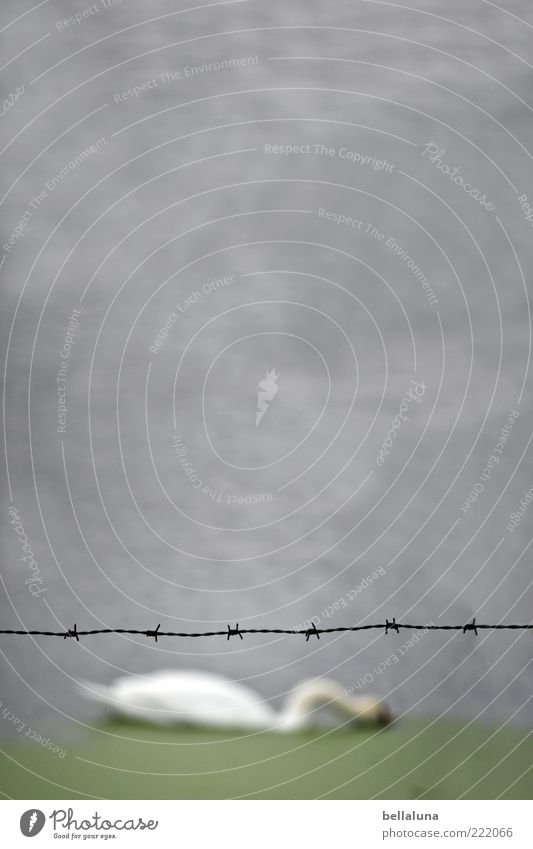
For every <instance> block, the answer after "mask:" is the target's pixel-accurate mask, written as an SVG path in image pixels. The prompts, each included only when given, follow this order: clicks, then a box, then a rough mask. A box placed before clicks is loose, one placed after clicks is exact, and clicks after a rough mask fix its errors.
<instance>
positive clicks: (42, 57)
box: [0, 0, 533, 736]
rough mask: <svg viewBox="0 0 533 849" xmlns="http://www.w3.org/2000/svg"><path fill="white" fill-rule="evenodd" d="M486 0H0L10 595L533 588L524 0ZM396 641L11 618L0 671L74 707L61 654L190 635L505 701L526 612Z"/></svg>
mask: <svg viewBox="0 0 533 849" xmlns="http://www.w3.org/2000/svg"><path fill="white" fill-rule="evenodd" d="M91 9H92V11H91ZM84 10H85V14H84ZM506 10H507V11H505V10H503V9H498V7H497V6H496V5H495V4H492V3H488V2H477V0H476V2H473V0H469V1H468V2H466V3H465V2H455V0H454V2H444V1H443V0H433V2H429V3H425V4H415V6H413V8H412V9H411V10H409V9H407V8H395V5H394V4H393V3H373V2H342V0H335V2H334V3H325V2H310V0H307V2H303V0H289V2H287V1H286V0H285V2H278V0H272V2H269V3H268V4H265V3H261V2H259V0H247V2H239V3H219V4H217V3H213V4H209V5H205V6H203V7H202V6H201V5H198V8H197V9H191V8H190V6H189V5H188V4H182V5H178V6H176V5H175V4H172V3H168V2H165V0H155V2H152V3H150V4H149V6H147V5H146V4H143V3H140V2H134V0H122V2H120V3H119V2H116V3H111V2H109V0H107V2H106V3H105V4H104V3H102V2H99V3H97V4H94V5H93V6H92V7H91V6H90V5H89V4H88V3H86V4H85V5H83V4H82V3H79V2H77V3H76V4H70V3H67V2H57V1H56V2H54V0H48V2H44V3H41V4H38V5H37V6H35V8H34V9H32V8H31V6H30V4H29V3H27V2H25V0H22V2H18V0H17V2H14V0H10V2H6V3H3V4H2V8H1V10H0V28H2V27H3V29H2V40H3V41H2V45H3V51H2V55H3V63H2V64H3V65H4V67H3V70H2V87H3V97H5V98H7V99H8V100H7V101H6V102H8V103H9V106H8V107H7V108H6V105H5V103H4V107H3V109H4V113H3V115H2V117H1V127H2V131H3V132H2V168H1V170H0V183H1V195H2V212H3V214H2V236H1V242H2V245H3V247H2V257H1V258H2V263H3V264H2V268H1V274H2V278H3V283H2V294H1V299H2V300H1V312H0V329H1V334H2V354H3V358H4V360H3V362H4V364H5V386H4V399H5V403H4V413H5V418H4V424H5V452H4V454H3V467H4V470H5V471H6V473H7V474H6V476H5V479H4V484H3V492H2V495H3V508H2V564H3V585H2V602H1V622H2V627H4V628H10V627H11V628H18V627H21V628H50V629H52V630H56V629H58V630H61V629H62V628H64V627H65V628H67V627H69V626H72V625H73V623H74V622H76V623H77V626H78V628H79V629H81V628H98V627H126V628H128V627H132V628H151V627H155V626H156V625H157V624H158V623H161V629H162V630H166V629H169V630H174V629H176V630H180V629H185V630H194V629H197V628H200V629H204V628H205V629H211V628H213V627H216V628H218V627H222V628H225V627H226V625H227V623H235V622H239V624H240V625H241V627H256V626H257V627H261V626H264V627H276V626H288V627H297V626H300V625H302V624H303V623H306V622H309V621H311V620H312V621H314V622H315V623H317V624H318V623H319V624H320V625H321V626H322V627H333V626H335V625H345V624H353V623H358V622H362V623H369V622H374V621H377V622H380V621H384V620H385V618H387V617H388V618H391V617H392V616H396V618H397V620H398V621H400V620H403V621H411V622H415V623H416V622H420V623H425V622H426V623H427V622H434V623H435V624H437V623H442V622H454V623H456V622H467V621H470V620H471V619H472V617H473V616H476V617H477V620H478V621H485V622H493V623H494V622H500V621H513V622H518V623H523V622H528V621H530V620H531V589H530V583H531V567H530V552H529V548H528V546H529V543H530V542H531V531H530V528H531V523H530V519H531V516H532V515H533V512H531V510H532V509H533V508H529V510H530V513H528V510H527V505H526V508H525V509H524V510H523V511H522V512H523V515H521V518H520V521H519V523H518V524H517V525H516V526H515V527H514V528H513V529H512V530H509V529H507V530H506V526H507V525H508V524H509V521H510V519H509V517H510V515H511V514H512V513H513V512H514V513H516V512H517V511H520V510H521V509H522V508H521V507H520V500H521V499H522V500H523V498H524V493H525V492H526V491H527V490H529V488H530V487H531V486H532V484H533V479H532V472H531V465H530V462H529V458H530V449H529V440H530V438H531V434H532V431H531V415H530V414H531V377H530V372H529V354H530V315H529V303H528V300H527V295H526V288H527V286H528V284H529V281H530V279H531V270H532V261H531V240H532V231H531V223H530V222H528V221H527V220H526V215H527V210H526V211H524V210H525V207H524V206H523V204H524V201H523V200H522V206H521V202H520V200H519V198H521V197H522V196H523V195H526V196H527V197H528V198H529V199H532V198H533V181H532V171H531V153H530V151H529V147H530V139H531V111H532V108H533V102H532V97H531V82H532V66H531V62H532V60H533V49H532V40H531V28H532V26H533V19H532V15H531V7H530V5H529V4H528V3H526V2H518V0H514V2H511V3H509V4H506ZM76 14H78V15H79V16H81V18H78V21H79V22H77V21H76V18H75V15H76ZM73 16H74V22H72V21H71V22H70V23H69V24H66V23H65V20H66V19H68V18H69V17H71V18H72V17H73ZM15 19H16V20H15ZM236 60H239V61H236ZM210 63H211V65H210ZM216 63H220V64H216ZM194 68H196V70H194ZM21 87H23V91H21ZM134 87H136V88H135V90H134ZM17 91H18V92H19V95H18V97H17V98H10V97H9V96H10V95H14V94H15V93H16V92H17ZM91 145H92V146H93V148H91ZM315 145H316V146H317V147H315ZM428 145H433V147H431V148H429V149H428V150H427V152H426V153H424V150H425V149H426V146H428ZM265 146H266V147H265ZM269 146H270V147H269ZM272 146H274V147H272ZM275 146H278V147H277V148H276V147H275ZM283 146H285V147H283ZM287 146H291V147H292V148H293V152H288V151H287ZM295 147H296V148H297V150H294V148H295ZM83 151H85V153H82V152H83ZM87 151H88V152H87ZM317 151H318V152H317ZM438 151H440V153H438ZM432 152H433V157H434V159H433V161H431V158H430V155H431V153H432ZM436 152H437V155H435V154H436ZM349 156H351V157H352V158H348V157H349ZM439 165H440V166H441V167H439ZM445 165H446V166H449V169H450V171H453V169H454V168H457V169H458V170H457V171H456V172H455V175H457V174H460V175H463V177H464V180H465V182H467V183H468V184H469V185H470V186H472V187H473V189H472V194H475V193H474V189H477V190H479V194H478V196H477V197H476V196H472V195H468V194H467V193H466V192H465V191H464V188H463V187H461V186H460V185H459V184H458V183H457V182H454V181H453V180H452V179H450V175H449V173H448V174H447V173H445V169H444V166H445ZM443 169H444V170H443ZM50 187H51V188H50ZM483 196H485V198H486V201H485V204H488V206H489V208H487V206H486V205H483V203H480V202H479V198H480V197H481V198H483ZM34 198H37V200H33V199H34ZM526 202H527V201H526ZM531 202H532V203H533V201H531ZM491 207H493V208H491ZM328 212H329V213H331V214H330V215H329V216H328V217H326V213H328ZM25 214H26V218H27V220H26V221H25V222H24V225H23V226H22V227H19V231H18V233H19V234H18V237H17V236H16V235H15V236H14V235H13V234H16V228H17V225H18V224H19V221H20V220H21V219H22V218H23V216H24V215H25ZM334 214H336V215H337V218H335V217H334ZM342 215H343V216H346V217H349V218H350V219H354V220H355V221H356V222H360V224H353V223H352V222H351V221H350V222H349V224H348V225H347V224H346V223H339V220H338V218H339V216H342ZM373 228H375V229H373ZM10 237H11V240H12V241H11V243H10V241H9V240H10ZM394 244H396V245H398V246H399V247H398V248H396V249H394ZM416 269H419V272H418V274H417V271H416ZM421 274H423V275H424V279H425V280H427V282H426V284H425V287H424V285H423V279H422V277H421V276H420V275H421ZM429 289H430V290H431V292H432V293H433V294H432V295H429V294H428V290H429ZM194 293H197V294H194ZM73 310H78V311H79V312H73ZM172 313H174V317H173V319H171V320H170V322H169V321H168V319H169V316H171V314H172ZM72 316H74V319H75V320H74V321H72V320H71V317H72ZM69 320H70V324H69ZM165 322H168V323H167V326H166V329H165ZM172 322H173V323H172ZM77 324H79V327H77V326H76V325H77ZM69 327H70V329H71V330H72V333H71V337H72V338H69V337H67V332H68V330H69ZM162 328H163V336H161V331H162ZM158 337H159V340H158V341H159V344H158V345H156V340H157V339H158ZM65 339H66V341H67V343H68V344H69V345H70V348H68V353H69V357H68V361H67V358H66V357H64V356H63V355H62V354H61V351H62V349H64V345H65ZM151 347H152V348H155V351H157V353H155V352H154V351H151V350H150V348H151ZM65 361H67V366H64V365H63V367H62V366H61V363H62V362H63V363H65ZM62 368H63V371H62V370H61V369H62ZM271 369H275V370H276V373H279V377H278V379H277V385H278V391H277V394H276V395H275V397H274V398H273V400H272V401H271V403H270V405H269V407H268V409H267V411H266V413H265V415H264V417H263V419H262V420H261V422H260V424H259V425H258V426H256V424H255V418H256V410H257V393H258V383H259V381H261V380H264V379H265V377H266V372H267V371H269V370H271ZM58 375H59V378H63V377H64V378H65V380H61V379H60V381H59V383H58ZM412 381H416V382H417V385H418V387H419V390H418V391H419V393H420V397H419V398H417V400H415V399H414V398H413V397H412V394H411V396H409V394H408V393H409V389H410V387H411V389H412V388H413V387H414V386H415V384H413V383H412ZM422 385H423V388H422ZM58 386H60V387H61V388H62V389H65V391H66V395H65V397H66V399H67V400H66V403H65V406H66V407H67V408H68V410H67V412H66V413H65V416H64V418H63V419H62V421H61V424H60V425H59V427H60V429H59V432H58V424H59V419H58V416H59V410H58V394H57V389H58ZM62 397H63V396H62ZM406 398H407V400H404V401H403V404H404V406H403V407H402V399H406ZM400 410H403V416H404V420H402V421H401V424H400V426H399V427H397V429H396V436H395V437H394V438H392V437H391V441H390V446H389V450H390V453H389V454H386V455H385V459H384V462H383V463H382V464H380V463H378V462H377V457H378V456H379V451H380V449H381V448H382V446H383V444H384V442H385V440H386V438H387V434H388V432H389V430H391V428H393V425H392V423H393V420H394V419H395V417H396V416H397V415H398V413H399V412H400ZM511 411H516V412H517V413H519V415H518V416H515V417H514V418H513V419H512V422H513V425H512V428H511V429H507V432H506V433H507V437H508V438H507V440H506V441H505V442H500V444H499V447H500V449H501V451H499V452H497V453H495V448H496V446H497V445H498V440H499V439H500V437H501V435H502V434H501V429H502V428H503V427H504V426H505V424H506V421H508V417H509V415H510V413H511ZM396 424H398V419H397V420H396ZM504 435H505V434H504ZM178 437H179V440H178V439H177V438H178ZM177 448H178V450H176V449H177ZM491 456H492V457H496V458H497V460H498V462H494V463H493V464H492V465H493V468H491V469H490V470H489V472H488V473H487V472H485V474H484V477H482V475H483V470H484V469H485V468H486V466H487V463H488V462H489V461H490V458H491ZM6 459H7V464H6ZM187 464H190V465H187ZM198 481H200V483H199V484H198ZM481 483H482V486H483V491H482V492H481V493H480V492H479V484H481ZM476 485H478V487H477V489H478V492H477V493H476V495H477V498H476V500H475V501H473V503H471V504H469V506H468V509H466V508H465V507H463V506H462V505H464V503H465V502H466V501H467V498H468V494H469V493H470V492H471V491H472V490H474V487H476ZM261 494H262V495H261ZM247 496H248V499H247ZM254 496H255V498H254ZM247 500H248V502H251V503H247ZM526 500H527V499H526ZM524 503H525V502H524ZM10 509H11V510H13V509H16V511H17V516H18V519H19V520H20V522H19V524H16V522H15V521H12V520H13V517H14V514H13V513H11V514H10V513H9V510H10ZM22 526H23V529H24V532H25V534H26V537H25V539H27V543H26V544H27V545H29V546H31V551H32V555H31V556H32V557H33V559H34V560H35V564H33V566H31V567H30V566H29V565H28V564H29V562H30V561H21V559H20V558H21V557H22V556H23V555H24V553H26V554H27V550H25V552H23V551H22V550H21V547H22V544H21V542H20V541H19V540H18V538H17V536H18V535H19V536H20V533H21V532H20V528H21V527H22ZM16 527H18V528H19V533H18V534H17V531H16ZM37 570H38V571H37ZM373 574H374V577H372V575H373ZM31 579H34V583H33V584H31V583H28V580H31ZM304 627H306V625H305V624H304ZM407 639H408V635H406V634H405V633H402V634H401V635H400V636H396V635H394V634H393V635H392V636H387V638H385V637H384V635H382V634H381V633H377V632H370V633H363V634H353V635H331V636H330V637H324V638H322V639H321V640H320V641H316V640H315V641H314V642H312V641H309V642H305V640H304V638H303V637H302V638H297V637H292V638H273V637H267V636H261V637H259V636H258V637H252V636H250V637H248V638H246V639H245V640H244V641H243V642H241V641H237V640H232V641H230V642H227V641H225V640H220V639H219V640H212V639H204V640H194V641H192V640H191V641H185V640H180V641H178V640H170V639H165V640H161V641H159V642H158V643H157V644H155V643H154V642H153V641H147V640H146V639H142V638H136V637H113V638H109V637H93V638H87V639H83V640H82V641H81V642H80V644H74V642H73V641H71V640H68V641H64V640H56V639H46V638H37V639H35V640H34V639H31V638H16V637H5V638H2V642H1V645H0V649H1V651H2V656H3V663H2V673H1V698H2V700H3V704H4V705H5V706H7V707H8V709H9V710H10V711H12V712H14V713H15V714H16V715H17V716H18V717H20V719H21V720H22V721H24V722H26V723H27V724H31V725H32V726H33V727H35V728H37V729H45V728H48V727H49V726H50V725H51V724H53V723H54V722H55V723H60V724H61V725H62V727H63V729H64V730H65V731H66V730H70V731H69V733H78V732H79V730H80V727H81V726H80V724H79V723H80V722H85V721H89V720H91V721H92V720H95V719H97V718H98V717H99V716H100V712H99V709H98V708H97V707H96V706H93V705H91V704H89V703H86V702H84V700H83V699H82V698H81V697H80V696H79V695H78V694H77V693H76V691H75V686H74V682H75V681H76V680H78V679H79V678H87V679H90V680H94V681H99V682H108V681H111V680H112V679H113V678H114V677H116V676H117V675H119V674H122V673H142V672H146V671H150V670H152V669H158V668H164V667H169V668H200V669H207V670H212V671H219V672H222V673H224V674H227V675H229V676H230V677H232V678H236V679H239V680H242V681H244V682H247V683H248V684H250V685H251V686H253V687H254V688H256V689H257V690H258V691H259V692H260V693H261V694H262V695H263V696H264V697H265V698H268V699H271V700H272V701H273V703H275V704H279V703H280V701H281V700H282V698H283V695H284V693H286V691H287V690H288V689H290V687H291V686H292V685H293V684H295V683H297V682H298V681H300V680H301V679H303V678H306V677H308V676H310V675H313V676H314V675H328V676H331V677H334V678H336V679H337V680H338V681H340V682H341V683H342V684H343V685H344V686H345V687H347V688H352V690H354V691H357V690H358V689H359V690H360V689H361V683H360V682H361V679H363V680H364V679H365V676H366V683H365V686H364V689H366V690H367V691H369V692H370V691H371V692H376V693H379V694H382V695H384V696H386V697H387V698H388V700H389V701H390V704H391V706H392V707H393V709H394V710H395V711H396V713H398V714H401V715H404V714H408V713H413V714H418V715H442V716H448V717H456V718H457V717H467V718H472V717H478V718H479V719H482V720H486V721H491V722H496V723H503V722H506V721H510V722H511V723H515V724H521V725H522V726H527V725H528V724H530V723H531V718H532V712H531V704H530V701H529V700H530V699H531V695H532V676H531V666H530V658H531V636H530V634H527V633H526V634H518V633H513V632H501V633H498V634H490V633H481V634H480V636H479V637H478V638H475V637H474V636H473V635H472V634H466V635H464V636H463V635H462V634H453V635H452V636H449V635H448V634H446V633H433V634H424V635H422V636H420V637H419V639H418V641H417V642H416V643H415V644H413V645H407ZM384 668H385V671H383V669H384ZM357 682H359V684H358V683H357ZM10 733H13V728H12V724H10V723H9V722H0V735H2V736H7V735H9V734H10Z"/></svg>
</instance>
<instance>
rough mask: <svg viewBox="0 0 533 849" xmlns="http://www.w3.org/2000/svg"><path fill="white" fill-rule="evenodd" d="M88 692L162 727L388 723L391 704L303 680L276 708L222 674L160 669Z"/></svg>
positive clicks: (86, 686) (85, 686) (87, 686)
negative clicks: (326, 722) (322, 721)
mask: <svg viewBox="0 0 533 849" xmlns="http://www.w3.org/2000/svg"><path fill="white" fill-rule="evenodd" d="M80 687H81V691H82V693H83V695H84V696H86V697H88V698H91V699H94V700H96V701H98V702H101V703H104V704H106V705H108V706H110V707H111V708H113V710H114V711H115V712H117V713H119V714H122V715H123V716H127V717H131V718H135V719H143V720H146V721H148V722H155V723H157V724H162V725H170V724H177V723H186V724H189V725H201V726H207V727H217V728H241V729H248V730H260V729H262V730H271V731H295V730H298V729H301V728H309V727H311V726H313V725H316V724H318V722H319V716H320V717H321V718H322V719H324V718H325V719H326V720H327V721H328V724H329V725H330V726H337V725H339V726H342V725H345V724H346V723H347V722H350V723H352V722H357V723H358V724H359V723H360V724H379V725H386V724H388V723H389V722H390V721H391V715H390V713H389V710H388V708H387V707H386V706H385V705H384V704H383V703H382V702H381V701H380V700H379V699H377V698H374V697H372V696H348V695H346V693H345V692H344V690H343V689H342V687H341V686H340V685H339V684H337V683H336V682H335V681H331V680H328V679H325V678H321V679H313V680H309V681H304V682H302V683H301V684H299V685H298V686H297V687H296V688H295V689H294V690H292V692H291V693H289V695H288V697H287V699H286V702H285V705H284V706H283V708H282V710H281V711H279V712H277V711H276V710H274V709H273V708H272V707H270V705H269V704H267V702H265V701H264V700H263V699H262V698H261V697H260V696H259V695H257V694H256V693H255V692H254V691H253V690H252V689H250V688H249V687H246V686H244V685H243V684H239V683H237V682H235V681H231V680H230V679H229V678H225V677H224V676H222V675H216V674H213V673H209V672H197V671H186V670H184V671H179V672H175V671H171V670H169V671H161V672H153V673H151V674H148V675H139V676H125V677H122V678H118V679H117V680H116V681H115V682H114V683H113V684H111V686H109V687H106V686H102V685H100V684H91V683H90V682H80Z"/></svg>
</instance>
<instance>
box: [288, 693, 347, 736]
mask: <svg viewBox="0 0 533 849" xmlns="http://www.w3.org/2000/svg"><path fill="white" fill-rule="evenodd" d="M325 705H328V706H329V705H331V706H332V707H335V708H337V709H338V710H339V712H341V713H344V714H345V715H347V716H350V717H352V718H353V717H354V715H355V712H354V708H353V705H352V702H351V699H350V698H349V696H346V695H345V694H344V692H343V691H342V689H341V688H340V687H339V686H338V685H335V684H334V683H333V682H330V681H310V682H309V683H308V684H304V685H302V686H301V687H298V688H297V689H296V690H294V691H293V692H292V693H290V695H289V696H288V698H287V702H286V704H285V705H284V707H283V710H282V711H281V712H280V714H279V716H278V727H279V728H282V729H283V730H285V731H292V730H297V729H299V728H304V727H307V726H308V725H311V724H312V723H313V712H314V711H315V710H316V709H317V708H319V707H322V706H325Z"/></svg>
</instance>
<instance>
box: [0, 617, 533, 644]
mask: <svg viewBox="0 0 533 849" xmlns="http://www.w3.org/2000/svg"><path fill="white" fill-rule="evenodd" d="M160 628H161V624H159V625H158V626H157V628H148V629H146V630H139V629H137V628H96V629H93V630H88V631H78V628H77V625H76V623H74V627H73V628H68V629H67V630H66V631H33V630H32V631H22V630H18V631H17V630H12V629H7V628H6V629H0V636H2V635H4V636H8V635H14V636H25V637H62V638H63V639H64V640H66V639H69V638H70V639H75V640H77V642H79V641H80V637H92V636H93V635H95V634H132V635H137V636H140V637H148V638H150V639H153V640H155V642H156V643H157V641H158V639H159V637H185V638H186V637H226V639H227V640H229V639H230V638H231V637H240V639H241V640H243V639H244V635H245V634H285V635H288V636H303V637H305V641H306V642H308V641H309V638H310V637H316V638H317V640H319V639H320V635H321V634H341V633H348V632H354V631H384V632H385V634H386V635H388V634H389V633H390V632H391V631H395V632H396V633H397V634H399V633H400V630H415V631H462V633H463V634H466V633H467V632H469V631H471V632H472V633H473V634H475V636H477V635H478V631H533V623H529V624H528V625H511V624H505V623H504V624H498V625H484V624H481V623H477V622H476V619H475V617H474V619H472V621H471V622H467V623H466V625H465V624H462V625H434V624H433V623H431V624H429V625H413V624H410V623H405V622H396V618H395V617H393V618H392V620H391V621H389V620H388V619H386V620H385V622H380V623H378V624H374V625H344V626H338V627H336V628H317V627H316V625H314V624H313V625H312V626H311V627H310V628H239V623H238V622H237V624H236V625H235V627H232V626H231V625H228V626H227V628H226V630H223V631H161V630H160Z"/></svg>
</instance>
